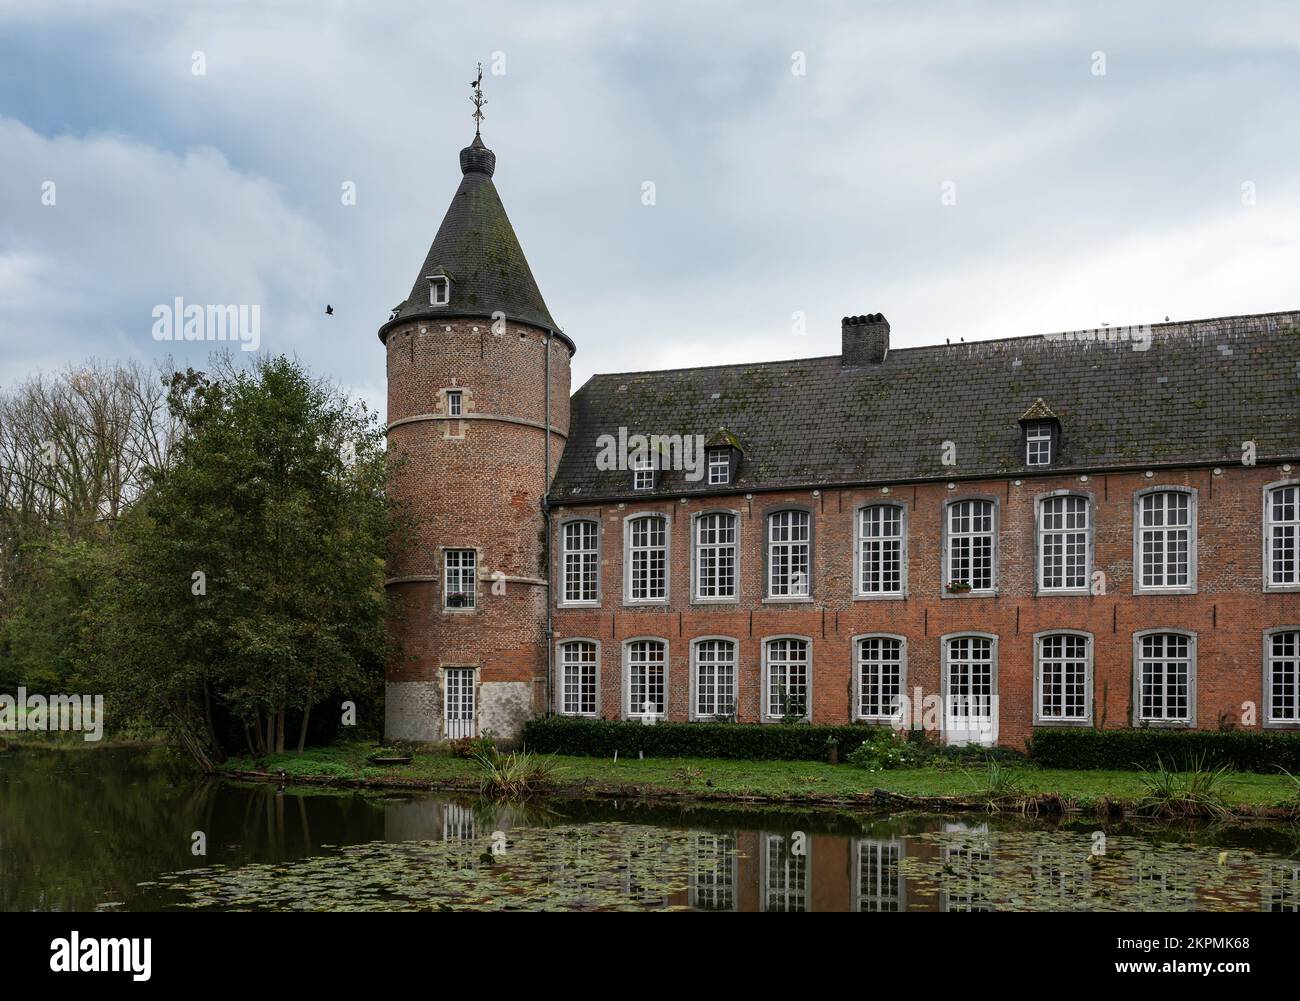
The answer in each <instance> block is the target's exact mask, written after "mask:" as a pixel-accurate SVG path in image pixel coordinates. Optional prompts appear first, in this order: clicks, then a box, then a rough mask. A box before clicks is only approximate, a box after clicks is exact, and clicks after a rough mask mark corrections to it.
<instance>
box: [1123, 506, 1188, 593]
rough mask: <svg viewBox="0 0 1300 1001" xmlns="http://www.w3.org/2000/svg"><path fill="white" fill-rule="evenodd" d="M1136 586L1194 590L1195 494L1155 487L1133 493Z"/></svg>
mask: <svg viewBox="0 0 1300 1001" xmlns="http://www.w3.org/2000/svg"><path fill="white" fill-rule="evenodd" d="M1133 531H1134V559H1133V562H1134V564H1135V566H1134V568H1133V574H1134V577H1135V578H1136V580H1137V588H1136V590H1137V591H1138V592H1139V593H1141V592H1154V593H1166V594H1168V593H1175V594H1177V593H1193V592H1194V591H1195V590H1196V494H1195V492H1194V491H1191V490H1188V489H1171V488H1168V487H1158V488H1156V489H1153V490H1146V491H1143V492H1141V493H1139V494H1138V495H1137V497H1136V498H1135V502H1134V512H1133Z"/></svg>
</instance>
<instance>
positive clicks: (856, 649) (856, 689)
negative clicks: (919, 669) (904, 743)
mask: <svg viewBox="0 0 1300 1001" xmlns="http://www.w3.org/2000/svg"><path fill="white" fill-rule="evenodd" d="M872 641H881V642H890V643H896V644H897V645H898V659H897V660H896V661H893V662H892V663H895V664H896V665H897V668H898V682H897V688H898V695H897V697H898V709H897V711H896V712H892V713H867V712H863V707H862V703H863V696H864V695H865V694H866V692H865V678H864V674H863V668H864V667H865V666H866V664H867V663H868V662H869V661H868V658H866V657H864V656H863V649H862V648H863V646H864V645H865V644H866V643H870V642H872ZM852 650H853V719H854V720H857V721H859V722H863V723H891V724H892V723H899V722H901V720H902V714H903V705H904V701H903V700H904V699H906V697H907V637H906V636H901V635H899V634H897V633H862V634H860V635H858V636H854V637H853V647H852ZM870 662H871V663H878V664H881V665H884V664H888V663H891V661H889V660H888V659H886V658H879V659H878V660H873V661H870Z"/></svg>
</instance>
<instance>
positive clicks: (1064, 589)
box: [1034, 490, 1096, 595]
mask: <svg viewBox="0 0 1300 1001" xmlns="http://www.w3.org/2000/svg"><path fill="white" fill-rule="evenodd" d="M1070 501H1082V502H1083V527H1082V528H1079V527H1070V528H1065V527H1061V528H1049V527H1048V524H1047V518H1048V512H1047V508H1048V506H1049V505H1055V504H1058V503H1059V504H1062V505H1068V504H1069V502H1070ZM1095 510H1096V505H1094V504H1093V499H1092V495H1091V494H1088V493H1083V492H1081V491H1078V490H1053V491H1052V492H1051V493H1047V494H1042V495H1040V496H1039V497H1037V498H1036V499H1035V503H1034V524H1035V529H1036V531H1035V536H1036V542H1035V545H1034V551H1035V560H1034V565H1035V568H1036V577H1037V583H1038V593H1039V594H1065V595H1086V594H1091V593H1092V587H1091V584H1092V561H1093V517H1094V512H1095ZM1068 516H1069V515H1068V513H1066V512H1062V514H1061V515H1059V516H1058V517H1061V518H1066V517H1068ZM1072 536H1081V537H1082V540H1081V541H1082V545H1083V583H1082V584H1061V585H1059V586H1050V585H1049V584H1048V582H1047V580H1048V573H1047V544H1048V541H1049V540H1052V541H1055V540H1057V539H1061V540H1064V541H1062V542H1061V545H1062V547H1063V548H1062V551H1061V554H1060V557H1059V558H1060V563H1061V570H1060V574H1061V578H1062V579H1065V576H1066V566H1067V556H1066V551H1065V549H1064V547H1065V546H1068V545H1070V542H1069V541H1068V540H1069V539H1070V537H1072Z"/></svg>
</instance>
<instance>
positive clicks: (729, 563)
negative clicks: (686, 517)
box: [695, 511, 738, 601]
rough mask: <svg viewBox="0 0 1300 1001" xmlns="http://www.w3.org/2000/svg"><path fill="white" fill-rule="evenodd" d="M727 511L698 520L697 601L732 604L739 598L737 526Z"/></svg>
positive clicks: (696, 551)
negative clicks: (737, 583)
mask: <svg viewBox="0 0 1300 1001" xmlns="http://www.w3.org/2000/svg"><path fill="white" fill-rule="evenodd" d="M737 521H738V519H737V518H736V516H735V515H734V514H731V513H729V512H726V511H717V512H708V513H705V514H701V515H698V516H697V517H696V518H695V598H696V600H697V601H730V600H733V599H734V598H735V597H736V526H737Z"/></svg>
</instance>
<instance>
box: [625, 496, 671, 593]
mask: <svg viewBox="0 0 1300 1001" xmlns="http://www.w3.org/2000/svg"><path fill="white" fill-rule="evenodd" d="M627 593H628V599H629V600H630V601H663V600H665V599H666V598H667V597H668V519H667V518H664V517H663V516H662V515H657V514H649V515H643V516H642V517H640V518H633V519H632V520H631V522H630V523H629V524H628V591H627Z"/></svg>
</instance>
